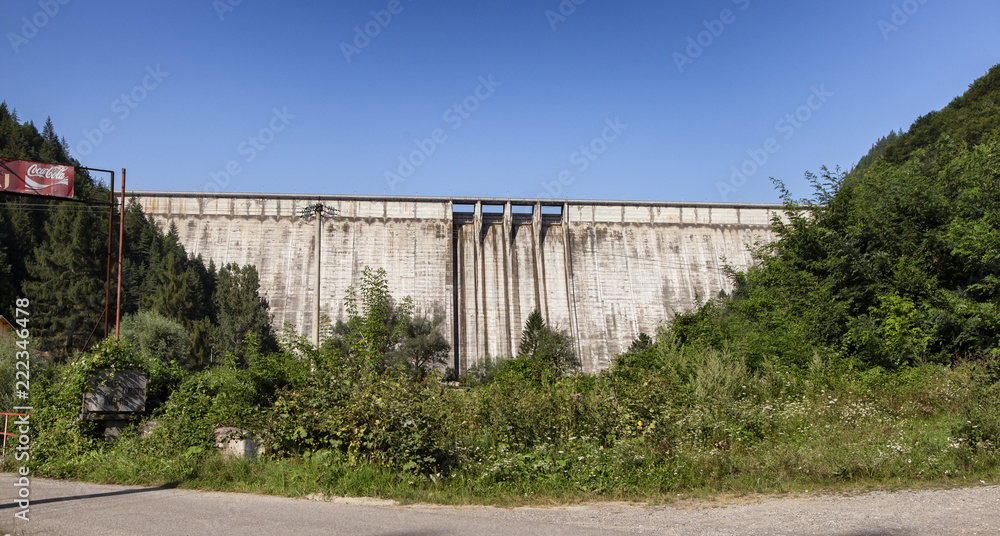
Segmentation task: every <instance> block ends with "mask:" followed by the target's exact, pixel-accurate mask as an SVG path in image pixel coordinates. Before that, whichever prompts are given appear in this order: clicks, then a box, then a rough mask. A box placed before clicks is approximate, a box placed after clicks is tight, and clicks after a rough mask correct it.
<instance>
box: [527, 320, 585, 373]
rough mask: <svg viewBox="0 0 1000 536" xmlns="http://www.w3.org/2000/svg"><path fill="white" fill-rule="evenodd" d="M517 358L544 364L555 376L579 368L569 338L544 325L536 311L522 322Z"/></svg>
mask: <svg viewBox="0 0 1000 536" xmlns="http://www.w3.org/2000/svg"><path fill="white" fill-rule="evenodd" d="M518 357H520V358H523V359H527V360H529V361H534V362H537V363H541V364H544V365H546V366H548V367H550V368H551V369H552V370H553V371H554V372H556V373H557V374H561V373H564V372H568V371H570V370H574V369H577V368H579V366H580V364H579V361H578V360H577V359H576V356H575V353H574V352H573V346H572V344H571V342H570V339H569V336H567V335H566V334H564V333H559V332H558V331H556V330H554V329H552V328H550V327H549V326H548V325H546V324H545V320H544V319H542V314H541V313H540V312H539V311H538V309H535V310H534V311H532V312H531V314H529V315H528V319H527V320H525V322H524V329H523V330H522V331H521V346H520V347H519V348H518Z"/></svg>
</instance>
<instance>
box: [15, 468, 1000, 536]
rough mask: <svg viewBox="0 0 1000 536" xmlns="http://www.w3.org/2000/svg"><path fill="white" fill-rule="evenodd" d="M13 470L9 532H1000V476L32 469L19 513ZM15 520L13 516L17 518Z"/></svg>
mask: <svg viewBox="0 0 1000 536" xmlns="http://www.w3.org/2000/svg"><path fill="white" fill-rule="evenodd" d="M16 480H17V476H16V475H14V474H8V473H2V474H0V497H2V503H0V529H3V531H4V534H15V533H16V534H19V535H20V534H27V535H36V534H37V535H53V536H56V535H66V536H91V535H93V536H97V535H100V536H109V535H125V534H128V535H143V536H159V535H178V534H189V535H228V534H240V535H243V534H262V535H264V534H282V535H285V534H294V535H314V534H315V535H319V534H323V535H329V534H332V535H341V534H343V535H355V534H357V535H385V536H403V535H412V536H431V535H473V536H475V535H506V534H511V535H513V534H518V535H520V534H542V535H578V534H580V535H588V534H610V535H615V534H667V535H682V534H683V535H695V536H698V535H749V534H755V535H756V534H760V535H785V534H796V535H798V534H810V535H811V534H816V535H831V536H918V535H935V536H938V535H951V534H980V535H1000V486H985V485H984V486H981V487H976V488H968V489H952V490H940V491H902V492H893V493H886V492H876V493H869V494H864V495H857V496H850V497H844V496H830V495H819V496H815V497H813V496H803V497H795V498H764V499H760V500H755V501H749V502H742V503H733V504H728V505H719V504H712V503H704V502H701V503H692V504H685V503H681V504H678V505H673V506H657V507H645V506H636V505H629V504H619V503H600V504H593V505H584V506H570V507H558V508H513V509H502V508H491V507H464V508H454V507H442V506H426V505H422V506H396V505H394V504H392V503H391V502H389V501H375V500H370V499H334V500H308V499H287V498H280V497H267V496H260V495H248V494H243V493H211V492H200V491H189V490H180V489H165V488H141V487H134V486H109V485H99V484H87V483H81V482H65V481H59V480H47V479H40V478H36V479H32V480H31V486H30V500H31V504H30V511H29V513H28V517H29V521H23V520H20V519H16V518H15V517H14V514H15V513H16V512H17V511H18V510H19V508H18V507H17V505H16V504H14V497H15V496H16V493H17V488H16V487H15V482H16ZM15 522H16V523H15Z"/></svg>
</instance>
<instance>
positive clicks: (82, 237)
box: [23, 205, 107, 358]
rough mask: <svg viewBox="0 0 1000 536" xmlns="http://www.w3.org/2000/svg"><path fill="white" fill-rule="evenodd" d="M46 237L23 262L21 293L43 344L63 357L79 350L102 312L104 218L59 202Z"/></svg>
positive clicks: (47, 224)
mask: <svg viewBox="0 0 1000 536" xmlns="http://www.w3.org/2000/svg"><path fill="white" fill-rule="evenodd" d="M45 235H46V239H45V242H44V243H43V244H42V245H41V246H40V247H38V248H36V249H35V252H34V259H33V260H31V261H29V262H28V263H27V270H28V274H29V276H30V279H29V280H28V281H25V282H24V284H23V287H24V288H23V292H24V294H25V297H27V298H28V299H30V300H31V302H32V321H33V322H35V321H37V323H36V324H33V326H35V327H37V328H39V329H40V331H41V334H42V335H43V337H42V338H41V340H43V341H47V343H44V344H43V346H45V347H48V348H50V349H51V350H53V352H54V353H55V354H56V356H57V358H65V357H66V356H68V355H70V353H71V352H72V351H73V350H82V349H83V344H84V343H85V342H86V339H87V337H88V336H89V334H90V333H91V331H92V330H93V328H94V326H95V325H96V324H97V322H98V320H99V319H100V317H101V313H102V312H103V310H104V282H105V276H106V272H105V270H106V265H105V259H106V254H107V253H106V247H107V242H106V240H107V228H106V222H104V221H102V219H101V218H100V217H98V216H97V215H96V214H94V212H93V211H91V210H80V209H77V208H76V207H70V206H68V205H61V206H59V207H58V208H57V209H56V210H55V212H54V213H53V215H52V217H51V218H50V219H49V220H48V221H46V222H45Z"/></svg>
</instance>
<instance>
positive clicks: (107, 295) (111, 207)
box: [104, 171, 115, 339]
mask: <svg viewBox="0 0 1000 536" xmlns="http://www.w3.org/2000/svg"><path fill="white" fill-rule="evenodd" d="M109 186H110V187H109V188H108V198H109V199H108V276H107V277H106V278H105V279H104V338H105V339H107V338H108V317H109V316H111V315H109V314H108V311H109V310H110V309H111V238H112V235H113V234H114V231H113V229H114V227H113V224H114V219H115V172H114V171H112V172H111V184H110V185H109Z"/></svg>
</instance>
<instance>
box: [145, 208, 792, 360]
mask: <svg viewBox="0 0 1000 536" xmlns="http://www.w3.org/2000/svg"><path fill="white" fill-rule="evenodd" d="M129 196H131V197H135V198H136V200H137V201H138V202H139V204H140V206H142V208H143V210H144V211H145V213H146V214H147V215H149V216H150V217H152V218H153V220H154V221H156V222H157V223H158V224H159V225H161V226H162V228H163V229H164V230H166V229H167V227H168V226H169V225H170V224H171V223H173V224H175V225H176V227H177V231H178V233H179V237H180V241H181V243H182V244H183V245H184V247H185V248H186V249H187V251H188V253H190V254H192V255H201V256H202V257H203V258H204V259H205V261H206V262H207V261H208V260H209V259H211V260H213V261H214V262H215V265H216V266H220V267H221V266H223V265H225V264H227V263H231V262H235V263H238V264H240V265H246V264H253V265H255V266H256V267H257V271H258V273H259V275H260V283H261V294H262V295H263V296H264V297H265V298H266V299H267V300H268V303H269V304H270V308H271V314H272V316H273V319H274V325H275V328H276V329H278V330H280V329H281V326H282V325H284V323H285V322H290V323H292V324H294V325H295V326H296V328H297V329H298V331H299V332H301V333H304V334H309V333H311V329H312V328H311V326H312V322H313V308H314V305H313V304H314V300H315V297H316V283H315V281H316V255H317V254H319V255H320V261H321V267H320V269H319V271H320V273H319V277H320V293H321V295H320V300H321V312H320V314H321V316H327V317H329V318H330V319H331V320H333V321H334V322H336V321H337V320H346V313H345V308H344V303H343V300H344V294H345V291H346V289H347V287H349V286H354V287H355V288H358V287H359V285H360V276H361V271H362V270H363V269H364V267H365V266H370V267H372V268H384V269H385V270H386V272H387V276H388V282H389V291H390V292H391V293H392V295H393V297H394V298H395V299H396V300H397V301H398V300H399V299H401V298H402V297H403V296H411V297H412V299H413V305H414V313H415V314H416V315H423V316H427V317H439V318H441V319H442V320H443V322H442V324H441V326H440V329H441V331H442V333H443V334H444V336H445V337H446V338H447V339H448V340H449V342H450V343H451V345H452V352H453V356H452V358H453V363H452V364H451V366H453V367H455V368H456V369H457V370H460V371H465V370H467V369H468V367H469V366H471V365H473V364H475V363H476V362H478V361H479V360H481V359H482V358H483V357H484V356H486V355H490V356H494V357H508V356H513V355H516V354H517V349H518V344H519V342H520V336H521V329H522V327H523V326H524V321H525V320H526V319H527V317H528V315H529V314H530V313H531V312H532V311H533V310H535V309H538V310H539V311H540V312H541V314H542V315H543V317H544V318H545V320H546V322H547V323H548V324H549V325H550V326H553V327H554V328H556V329H558V330H561V331H564V332H565V333H567V334H568V335H569V336H570V337H571V340H572V341H573V343H574V344H575V349H576V353H577V356H578V357H579V358H580V361H581V363H582V364H583V369H584V371H587V372H595V371H598V370H600V369H603V368H607V367H608V366H609V365H610V362H611V359H612V358H613V357H614V355H615V354H617V353H620V352H622V351H624V350H626V349H627V348H628V346H629V344H630V343H631V342H632V341H633V340H634V339H635V338H636V337H637V336H638V335H639V333H641V332H646V333H650V334H652V333H654V332H655V331H656V328H657V325H658V324H659V323H661V322H663V321H666V320H669V319H670V318H671V317H672V316H673V315H674V314H675V313H677V312H679V311H683V310H687V309H690V308H692V307H693V306H694V305H695V304H696V302H697V301H698V300H701V301H704V300H706V299H709V298H712V297H715V296H716V295H718V293H719V292H720V291H723V290H729V289H730V288H731V286H732V285H731V282H730V281H729V280H728V278H727V277H726V275H725V273H724V270H723V267H724V266H725V265H729V266H731V267H733V268H735V269H736V270H745V269H746V268H747V267H749V266H750V265H751V264H752V262H753V259H752V258H751V255H750V252H749V250H748V246H751V245H753V244H754V243H756V242H769V241H771V240H773V239H774V234H773V232H772V231H771V219H772V218H773V217H774V216H777V215H780V214H781V205H760V204H719V203H662V202H618V201H562V200H558V201H557V200H539V199H479V198H440V197H368V196H305V195H279V194H204V193H171V192H140V191H134V192H131V193H130V194H129ZM316 203H321V204H323V205H325V206H327V207H331V208H334V209H336V216H333V217H331V218H329V219H326V220H324V222H323V224H322V236H321V241H320V244H321V246H320V247H321V250H320V251H319V252H317V240H316V238H317V236H316V235H317V224H316V220H315V216H313V217H312V218H310V219H308V220H307V219H304V218H303V217H302V212H303V210H304V209H306V207H308V206H310V205H313V204H316Z"/></svg>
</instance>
